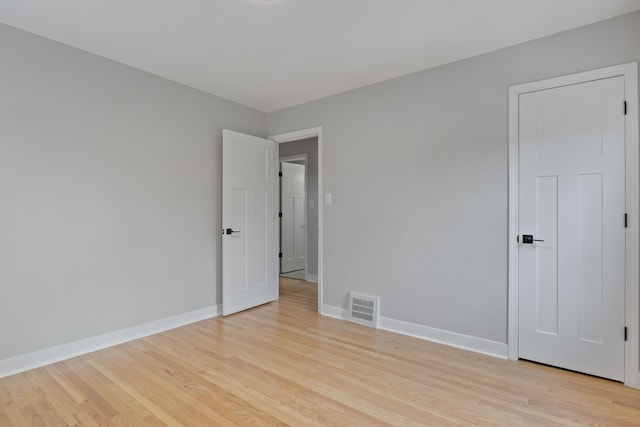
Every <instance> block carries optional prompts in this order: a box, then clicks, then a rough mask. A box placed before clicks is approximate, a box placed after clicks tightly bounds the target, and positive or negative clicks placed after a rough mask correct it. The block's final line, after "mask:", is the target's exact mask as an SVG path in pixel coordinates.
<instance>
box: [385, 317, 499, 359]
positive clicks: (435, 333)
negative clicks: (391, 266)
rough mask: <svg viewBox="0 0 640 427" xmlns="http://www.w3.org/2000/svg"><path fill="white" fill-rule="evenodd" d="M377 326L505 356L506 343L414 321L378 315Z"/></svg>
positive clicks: (445, 343) (494, 355) (491, 354)
mask: <svg viewBox="0 0 640 427" xmlns="http://www.w3.org/2000/svg"><path fill="white" fill-rule="evenodd" d="M378 328H379V329H383V330H385V331H390V332H395V333H398V334H402V335H408V336H410V337H414V338H420V339H423V340H427V341H432V342H436V343H438V344H444V345H448V346H450V347H456V348H461V349H463V350H469V351H473V352H475V353H481V354H486V355H488V356H493V357H499V358H501V359H506V358H507V345H506V344H504V343H500V342H497V341H491V340H487V339H484V338H476V337H472V336H470V335H464V334H459V333H456V332H450V331H444V330H442V329H436V328H431V327H429V326H423V325H418V324H416V323H409V322H405V321H402V320H396V319H390V318H388V317H380V321H379V324H378Z"/></svg>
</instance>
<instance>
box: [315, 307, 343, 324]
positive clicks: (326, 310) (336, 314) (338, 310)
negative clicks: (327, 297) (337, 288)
mask: <svg viewBox="0 0 640 427" xmlns="http://www.w3.org/2000/svg"><path fill="white" fill-rule="evenodd" d="M320 314H322V315H323V316H327V317H333V318H335V319H340V320H344V321H346V320H347V309H346V308H342V307H337V306H335V305H326V304H324V305H323V306H322V311H321V312H320Z"/></svg>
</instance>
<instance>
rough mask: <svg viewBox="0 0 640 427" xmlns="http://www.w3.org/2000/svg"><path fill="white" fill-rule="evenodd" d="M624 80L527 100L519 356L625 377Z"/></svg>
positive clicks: (523, 106) (522, 122) (522, 108)
mask: <svg viewBox="0 0 640 427" xmlns="http://www.w3.org/2000/svg"><path fill="white" fill-rule="evenodd" d="M624 85H625V81H624V77H623V76H620V77H612V78H606V79H600V80H594V81H589V82H584V83H580V84H574V85H568V86H562V87H556V88H552V89H547V90H540V91H535V92H530V93H524V94H521V95H520V97H519V131H520V134H519V153H520V158H519V170H520V176H519V185H520V188H519V208H518V211H519V227H520V230H519V249H518V272H519V273H518V274H519V276H518V283H519V285H518V286H519V288H518V289H519V292H518V295H519V307H518V310H519V321H518V326H519V330H518V333H519V348H518V354H519V357H520V358H524V359H529V360H533V361H537V362H542V363H545V364H549V365H553V366H558V367H562V368H567V369H571V370H575V371H580V372H585V373H588V374H592V375H597V376H601V377H605V378H611V379H614V380H619V381H622V380H624V319H625V300H624V296H625V122H624V112H623V108H622V106H623V102H624V90H625V88H624ZM527 236H531V237H529V238H527ZM531 239H537V240H538V241H533V242H530V240H531Z"/></svg>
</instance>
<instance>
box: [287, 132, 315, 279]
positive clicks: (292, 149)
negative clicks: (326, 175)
mask: <svg viewBox="0 0 640 427" xmlns="http://www.w3.org/2000/svg"><path fill="white" fill-rule="evenodd" d="M278 148H279V150H280V157H284V156H292V155H295V154H307V169H306V173H307V180H308V181H307V217H308V218H307V219H308V223H307V227H308V233H309V234H308V235H309V239H308V240H307V266H308V268H309V269H308V271H307V274H314V275H317V274H318V200H319V199H318V138H317V137H314V138H308V139H303V140H300V141H293V142H285V143H283V144H278ZM309 199H311V200H313V201H314V206H313V207H310V206H309Z"/></svg>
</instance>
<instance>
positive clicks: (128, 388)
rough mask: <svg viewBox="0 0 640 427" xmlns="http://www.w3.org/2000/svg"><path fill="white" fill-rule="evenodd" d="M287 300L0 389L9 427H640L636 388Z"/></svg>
mask: <svg viewBox="0 0 640 427" xmlns="http://www.w3.org/2000/svg"><path fill="white" fill-rule="evenodd" d="M316 292H317V290H316V287H315V285H314V284H311V283H307V282H303V281H299V280H291V279H284V278H283V279H281V294H280V295H281V299H280V301H279V302H277V303H272V304H267V305H264V306H261V307H258V308H255V309H253V310H249V311H246V312H243V313H239V314H236V315H233V316H230V317H226V318H223V317H219V318H216V319H210V320H205V321H202V322H199V323H196V324H192V325H188V326H185V327H182V328H178V329H174V330H171V331H168V332H165V333H162V334H158V335H154V336H151V337H147V338H144V339H141V340H137V341H133V342H130V343H127V344H123V345H119V346H116V347H112V348H109V349H106V350H102V351H98V352H95V353H91V354H88V355H85V356H82V357H77V358H75V359H71V360H67V361H64V362H61V363H56V364H54V365H50V366H46V367H43V368H39V369H34V370H32V371H28V372H25V373H22V374H18V375H14V376H11V377H7V378H4V379H0V426H2V427H4V426H127V427H142V426H171V427H173V426H235V425H254V426H260V425H265V426H284V425H290V426H329V425H337V426H389V425H392V426H418V425H426V426H454V425H455V426H459V425H462V426H467V425H469V426H476V425H481V426H490V425H491V426H585V425H599V426H640V391H639V390H633V389H630V388H627V387H624V386H623V385H622V384H618V383H615V382H611V381H606V380H602V379H598V378H593V377H589V376H586V375H580V374H577V373H573V372H567V371H563V370H558V369H554V368H550V367H546V366H540V365H536V364H533V363H528V362H522V361H520V362H512V361H504V360H499V359H495V358H492V357H488V356H482V355H478V354H475V353H471V352H466V351H462V350H457V349H453V348H450V347H446V346H442V345H438V344H434V343H430V342H427V341H422V340H418V339H414V338H409V337H405V336H401V335H396V334H392V333H389V332H385V331H380V330H374V329H370V328H366V327H362V326H358V325H354V324H350V323H347V322H343V321H340V320H336V319H331V318H327V317H321V316H319V315H318V314H317V313H316V307H317V301H316Z"/></svg>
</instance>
